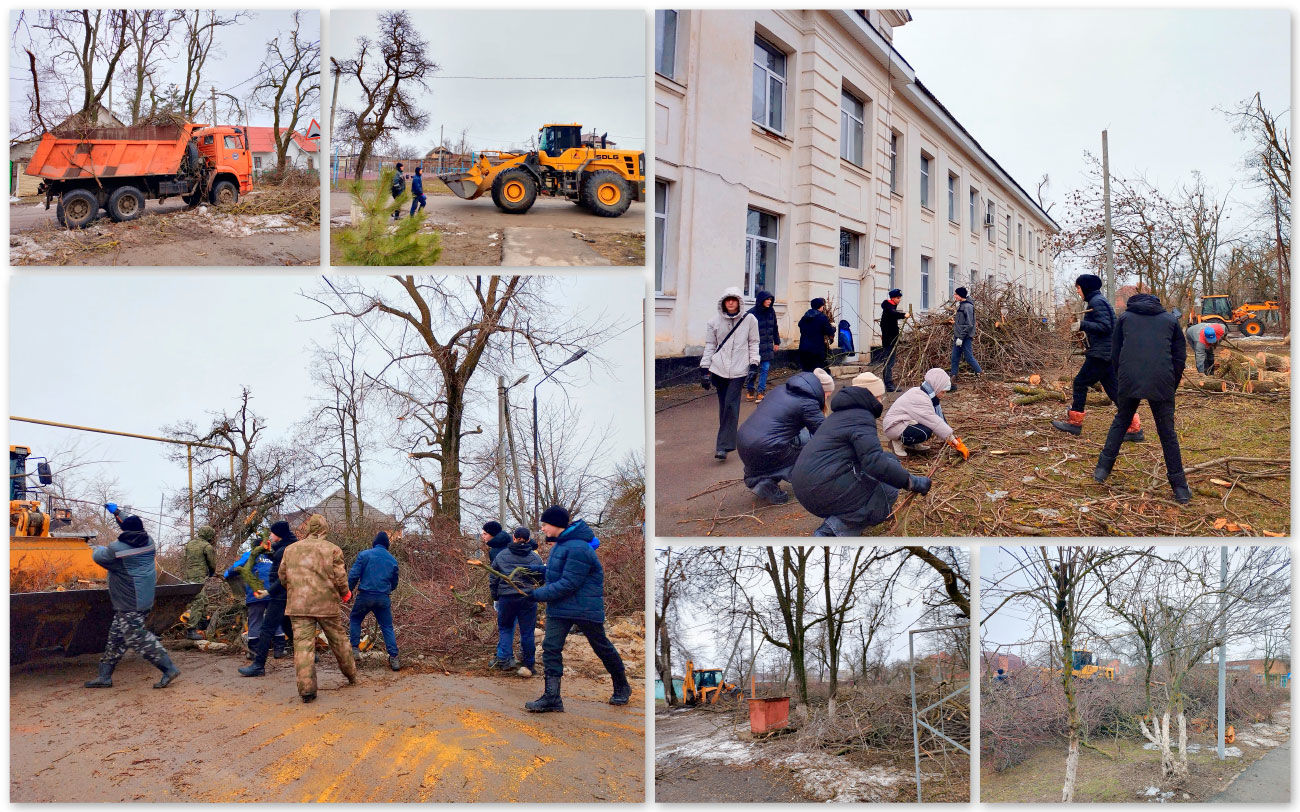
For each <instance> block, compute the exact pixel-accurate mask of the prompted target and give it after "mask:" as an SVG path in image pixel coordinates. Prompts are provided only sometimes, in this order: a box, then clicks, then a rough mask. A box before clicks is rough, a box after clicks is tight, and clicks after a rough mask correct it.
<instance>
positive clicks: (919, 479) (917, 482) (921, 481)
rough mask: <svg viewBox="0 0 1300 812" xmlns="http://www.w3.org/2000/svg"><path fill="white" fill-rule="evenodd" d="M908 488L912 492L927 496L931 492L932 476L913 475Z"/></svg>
mask: <svg viewBox="0 0 1300 812" xmlns="http://www.w3.org/2000/svg"><path fill="white" fill-rule="evenodd" d="M907 489H908V490H909V491H911V492H912V493H919V494H921V495H922V496H925V495H926V494H927V493H929V492H930V478H929V477H928V476H915V475H913V476H912V479H911V480H910V481H909V482H908V483H907Z"/></svg>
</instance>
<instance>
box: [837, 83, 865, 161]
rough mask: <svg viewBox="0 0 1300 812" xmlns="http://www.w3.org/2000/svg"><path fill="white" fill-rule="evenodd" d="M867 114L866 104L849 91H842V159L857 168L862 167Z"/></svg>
mask: <svg viewBox="0 0 1300 812" xmlns="http://www.w3.org/2000/svg"><path fill="white" fill-rule="evenodd" d="M865 113H866V105H865V104H863V103H862V102H860V101H858V99H856V98H855V97H854V96H853V94H851V93H849V92H848V91H847V90H843V91H840V157H841V158H843V159H844V160H846V161H848V162H850V163H852V164H853V165H855V166H862V143H863V140H864V139H863V135H864V133H865V132H866V125H865V120H866V115H865Z"/></svg>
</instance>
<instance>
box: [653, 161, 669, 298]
mask: <svg viewBox="0 0 1300 812" xmlns="http://www.w3.org/2000/svg"><path fill="white" fill-rule="evenodd" d="M667 237H668V184H667V183H664V182H663V181H661V180H657V181H655V293H663V291H664V244H665V243H666V242H667Z"/></svg>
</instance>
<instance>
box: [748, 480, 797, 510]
mask: <svg viewBox="0 0 1300 812" xmlns="http://www.w3.org/2000/svg"><path fill="white" fill-rule="evenodd" d="M754 495H755V496H757V497H758V498H759V499H762V500H763V501H764V502H767V503H769V504H773V505H784V504H785V503H786V502H789V501H790V494H788V493H786V492H785V491H783V490H781V486H780V485H779V484H778V483H777V482H776V480H774V479H760V480H759V481H758V484H757V485H755V486H754Z"/></svg>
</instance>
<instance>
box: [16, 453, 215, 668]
mask: <svg viewBox="0 0 1300 812" xmlns="http://www.w3.org/2000/svg"><path fill="white" fill-rule="evenodd" d="M29 461H33V462H35V463H36V470H35V472H34V473H29V472H28V462H29ZM33 477H35V481H33ZM53 482H54V475H53V472H52V471H51V469H50V463H49V461H48V460H45V459H43V458H39V457H38V458H35V459H33V458H32V452H31V449H30V448H29V447H27V446H22V445H11V446H9V661H10V663H20V662H23V661H25V660H27V659H29V658H31V657H33V656H36V655H39V654H43V653H49V652H56V653H62V654H64V655H66V656H69V657H74V656H76V655H79V654H86V653H89V652H93V651H100V650H102V649H103V648H104V641H105V640H106V639H108V627H109V623H110V622H111V621H112V619H113V608H112V604H111V603H110V602H109V597H108V584H107V581H106V580H105V572H104V568H103V567H101V566H99V565H98V564H96V563H95V561H94V559H93V558H91V555H92V553H93V552H94V546H93V542H94V541H95V538H96V534H94V533H75V532H58V531H56V530H55V528H56V527H64V528H66V527H68V526H69V525H70V524H71V523H72V511H71V510H69V509H68V508H51V507H50V505H49V502H50V499H49V497H48V496H46V498H45V504H44V505H42V503H41V497H42V496H43V495H45V494H44V493H43V491H42V488H43V487H44V486H47V485H51V484H53ZM202 588H203V585H202V584H185V583H181V582H180V580H179V579H177V578H174V577H172V576H171V575H169V574H167V573H166V572H161V571H160V572H159V574H158V586H157V588H156V590H155V593H154V609H153V611H152V612H150V613H149V616H148V625H149V628H150V629H152V630H153V631H154V632H156V633H161V632H163V631H166V630H167V628H168V627H170V626H171V625H172V624H174V623H175V622H176V618H177V617H178V616H179V615H180V613H181V612H182V611H183V610H184V609H185V607H186V606H188V605H189V603H190V601H191V600H193V599H194V596H195V595H196V594H197V593H198V591H199V590H200V589H202Z"/></svg>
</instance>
